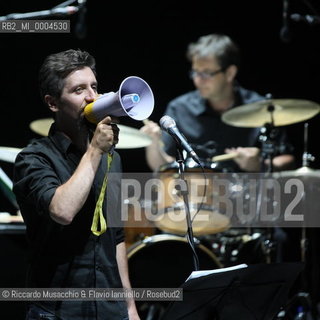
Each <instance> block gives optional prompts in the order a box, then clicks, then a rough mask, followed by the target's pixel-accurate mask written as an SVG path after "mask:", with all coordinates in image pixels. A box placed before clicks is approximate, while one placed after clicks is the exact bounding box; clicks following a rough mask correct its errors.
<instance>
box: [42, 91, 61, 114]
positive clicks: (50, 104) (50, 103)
mask: <svg viewBox="0 0 320 320" xmlns="http://www.w3.org/2000/svg"><path fill="white" fill-rule="evenodd" d="M44 101H45V102H46V104H47V105H48V107H49V109H50V110H51V111H52V112H57V111H58V110H59V108H58V106H57V102H56V101H57V100H56V98H54V97H53V96H50V95H49V94H46V95H45V96H44Z"/></svg>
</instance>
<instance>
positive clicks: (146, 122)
mask: <svg viewBox="0 0 320 320" xmlns="http://www.w3.org/2000/svg"><path fill="white" fill-rule="evenodd" d="M142 122H143V124H148V123H149V122H150V120H149V119H148V118H147V119H144V120H142Z"/></svg>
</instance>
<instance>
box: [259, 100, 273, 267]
mask: <svg viewBox="0 0 320 320" xmlns="http://www.w3.org/2000/svg"><path fill="white" fill-rule="evenodd" d="M267 99H269V100H270V104H269V105H268V107H267V111H268V112H269V114H270V122H267V123H265V125H264V126H263V127H261V129H260V136H259V141H260V142H261V146H262V148H261V172H262V173H265V175H264V176H266V177H268V176H269V175H270V174H271V173H272V172H273V158H274V154H275V150H276V145H275V137H276V131H275V128H274V117H273V112H274V110H275V107H274V105H273V104H272V102H271V95H267ZM266 160H268V161H266ZM266 163H267V164H266ZM261 183H262V182H261V179H260V183H259V184H258V188H259V189H258V195H257V213H258V216H260V214H261V208H262V204H263V202H264V201H263V199H262V186H261ZM271 239H272V232H271V230H270V228H268V231H267V234H266V239H265V240H264V244H263V246H264V248H263V249H264V252H265V254H266V257H267V262H268V263H271V251H272V250H273V249H274V248H275V243H274V241H272V240H271Z"/></svg>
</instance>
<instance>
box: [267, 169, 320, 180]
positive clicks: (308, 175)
mask: <svg viewBox="0 0 320 320" xmlns="http://www.w3.org/2000/svg"><path fill="white" fill-rule="evenodd" d="M273 177H274V178H276V179H281V178H286V179H290V178H296V179H301V180H318V181H320V170H318V169H312V168H309V167H301V168H299V169H296V170H287V171H279V172H275V173H273Z"/></svg>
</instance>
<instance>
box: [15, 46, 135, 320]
mask: <svg viewBox="0 0 320 320" xmlns="http://www.w3.org/2000/svg"><path fill="white" fill-rule="evenodd" d="M39 80H40V92H41V97H42V99H43V100H44V102H45V103H46V104H47V105H48V106H49V109H50V110H51V111H52V112H53V114H54V118H55V122H54V123H53V125H52V126H51V128H50V131H49V135H48V137H44V138H41V139H38V140H36V141H34V142H32V143H31V144H30V145H29V146H27V147H26V148H24V149H23V150H22V151H21V152H20V154H19V155H18V156H17V159H16V162H15V167H14V169H15V172H14V192H15V194H16V197H17V201H18V203H19V206H20V210H21V213H22V215H23V218H24V221H25V223H26V226H27V239H28V244H29V255H28V257H29V261H28V262H29V270H28V273H27V281H26V284H27V287H28V288H122V287H124V288H130V281H129V277H128V267H127V255H126V248H125V243H124V233H123V229H122V228H121V226H120V225H119V226H110V225H109V224H108V222H109V223H110V220H109V219H108V218H110V215H119V216H120V203H119V202H120V197H119V192H120V189H119V185H120V183H119V181H111V175H110V176H109V173H119V172H121V160H120V157H119V155H118V153H117V152H114V150H113V146H114V145H115V144H117V142H118V134H119V130H118V128H117V125H116V124H115V123H116V122H117V119H116V118H114V117H111V116H108V115H107V116H105V117H104V118H103V119H102V120H101V121H100V122H99V123H98V124H97V125H96V127H94V129H92V126H89V125H88V122H87V120H86V119H85V116H84V109H85V107H86V105H88V104H90V103H92V102H93V101H95V99H96V98H97V96H98V94H97V80H96V70H95V59H94V58H93V57H92V56H91V55H90V54H89V53H87V52H85V51H81V50H67V51H64V52H59V53H56V54H52V55H49V56H48V57H47V58H46V59H45V61H44V63H43V65H42V67H41V69H40V74H39ZM83 292H85V290H84V291H83ZM82 297H83V296H80V298H82ZM85 297H86V298H88V297H87V296H85ZM39 318H45V319H73V320H78V319H79V320H80V319H112V320H113V319H119V320H124V319H130V320H133V319H134V320H137V319H139V316H138V314H137V309H136V306H135V302H134V300H133V299H130V298H128V299H127V301H125V300H122V301H109V300H108V299H104V300H94V299H93V300H92V299H91V300H89V299H85V298H84V299H79V300H77V301H73V300H68V299H61V300H60V301H57V300H55V299H53V300H49V301H32V302H31V303H29V305H28V311H27V318H26V319H39Z"/></svg>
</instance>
